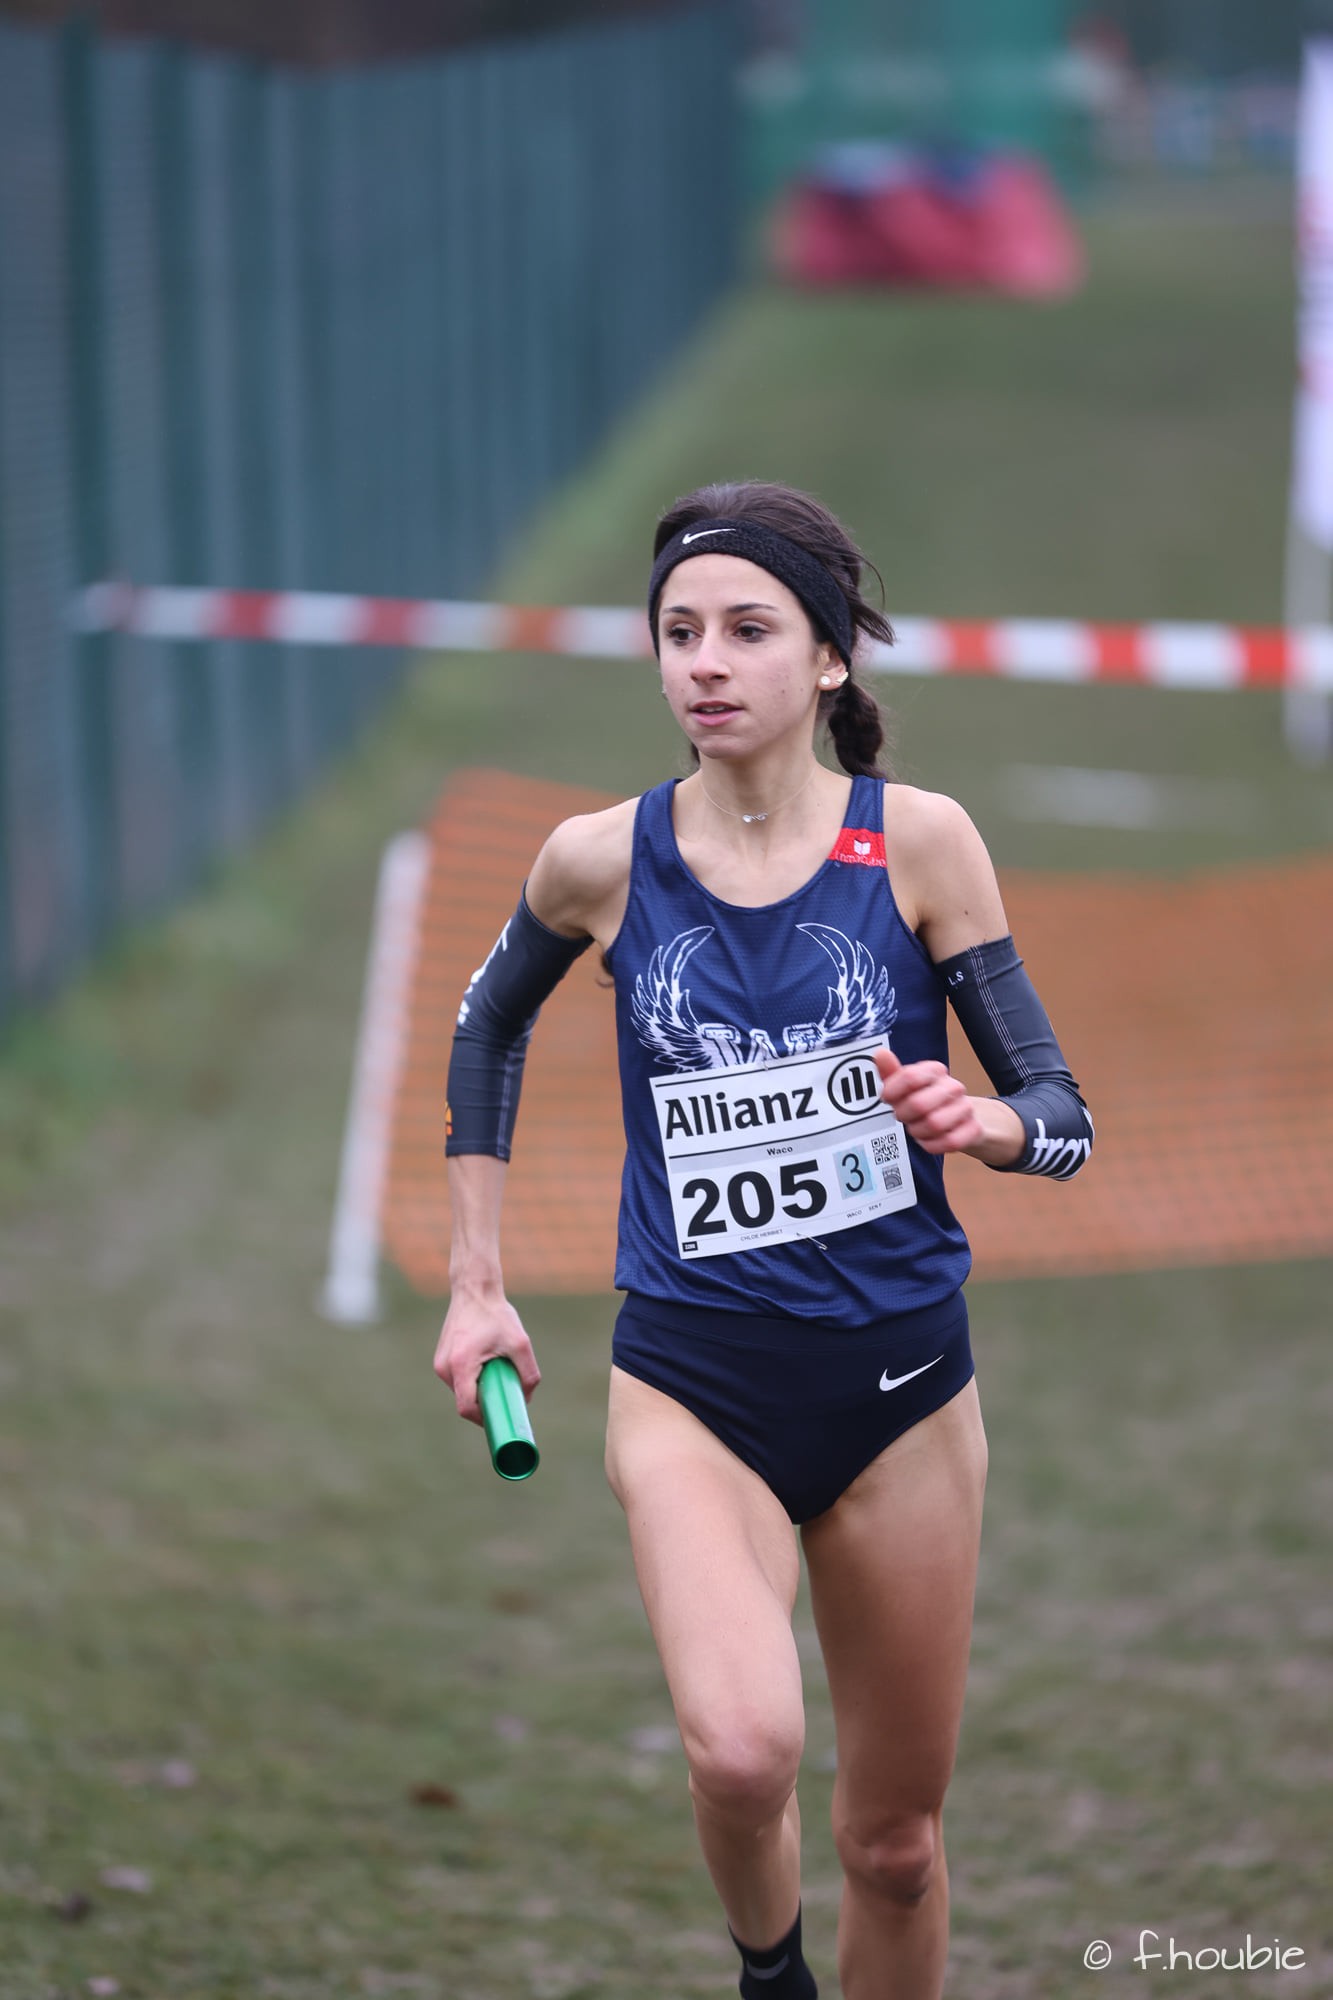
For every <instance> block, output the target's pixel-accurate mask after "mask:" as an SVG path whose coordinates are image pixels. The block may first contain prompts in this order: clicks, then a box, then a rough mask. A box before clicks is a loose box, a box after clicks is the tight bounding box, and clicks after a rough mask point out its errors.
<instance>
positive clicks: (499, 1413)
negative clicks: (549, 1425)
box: [479, 1355, 541, 1479]
mask: <svg viewBox="0 0 1333 2000" xmlns="http://www.w3.org/2000/svg"><path fill="white" fill-rule="evenodd" d="M479 1387H480V1391H481V1421H482V1425H483V1428H484V1429H485V1432H486V1442H487V1444H488V1445H489V1446H490V1449H491V1464H492V1465H493V1466H494V1467H495V1469H496V1471H497V1472H498V1473H499V1475H500V1477H501V1479H531V1477H532V1475H533V1473H534V1472H535V1471H536V1470H537V1467H538V1465H539V1464H540V1463H541V1458H540V1455H539V1453H538V1451H537V1447H536V1444H535V1443H534V1442H533V1436H532V1421H531V1419H530V1417H529V1416H528V1406H527V1403H526V1402H525V1401H524V1398H523V1386H522V1384H521V1383H520V1381H519V1379H518V1370H517V1369H516V1368H515V1366H514V1364H513V1362H512V1361H507V1360H505V1359H504V1358H503V1356H500V1355H497V1356H496V1358H495V1360H493V1361H488V1362H487V1363H486V1366H485V1367H484V1368H483V1369H482V1371H481V1381H480V1384H479Z"/></svg>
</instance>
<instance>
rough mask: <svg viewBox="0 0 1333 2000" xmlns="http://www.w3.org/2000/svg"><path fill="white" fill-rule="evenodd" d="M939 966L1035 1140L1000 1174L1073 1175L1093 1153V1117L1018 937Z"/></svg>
mask: <svg viewBox="0 0 1333 2000" xmlns="http://www.w3.org/2000/svg"><path fill="white" fill-rule="evenodd" d="M936 969H937V971H938V972H939V973H940V975H941V976H942V978H943V980H944V985H945V990H946V992H947V993H948V995H949V999H950V1001H951V1003H952V1005H953V1010H954V1013H955V1014H956V1015H957V1016H958V1019H959V1021H960V1022H961V1024H962V1027H963V1032H964V1033H965V1034H966V1036H967V1039H968V1041H969V1042H970V1043H971V1044H972V1047H973V1048H974V1049H975V1050H976V1052H977V1056H978V1058H979V1059H980V1061H981V1064H982V1066H983V1068H984V1069H985V1071H986V1074H987V1076H988V1077H989V1078H990V1080H991V1082H992V1083H993V1084H994V1085H995V1089H996V1093H997V1094H998V1096H999V1099H1000V1102H1001V1103H1002V1104H1010V1105H1012V1106H1013V1108H1014V1110H1015V1111H1016V1112H1017V1113H1018V1115H1019V1117H1020V1118H1021V1119H1022V1121H1023V1130H1024V1132H1025V1133H1026V1135H1027V1143H1026V1144H1025V1146H1024V1148H1023V1151H1022V1152H1021V1153H1020V1154H1019V1156H1018V1158H1017V1159H1016V1160H1012V1161H1010V1163H1009V1164H1008V1166H1005V1167H1001V1168H998V1169H997V1171H998V1172H1000V1173H1017V1174H1046V1175H1048V1176H1049V1177H1050V1178H1051V1179H1052V1180H1057V1181H1067V1180H1072V1179H1073V1177H1074V1175H1075V1174H1076V1173H1077V1172H1078V1170H1079V1168H1080V1167H1081V1166H1082V1165H1083V1164H1084V1162H1085V1161H1086V1160H1087V1157H1088V1155H1089V1153H1090V1152H1091V1151H1092V1141H1093V1137H1094V1134H1093V1129H1092V1120H1091V1118H1089V1116H1088V1107H1087V1105H1086V1104H1085V1103H1084V1102H1083V1099H1082V1097H1081V1096H1080V1095H1079V1089H1078V1085H1077V1084H1076V1083H1075V1081H1074V1079H1073V1077H1072V1076H1071V1075H1070V1073H1069V1065H1068V1063H1066V1061H1065V1059H1064V1056H1063V1055H1062V1054H1061V1052H1060V1044H1059V1043H1058V1042H1057V1041H1056V1039H1055V1030H1054V1029H1053V1028H1052V1026H1051V1023H1050V1020H1049V1018H1048V1016H1047V1013H1046V1009H1045V1008H1044V1007H1043V1006H1042V1004H1041V1001H1040V1000H1039V999H1038V997H1037V992H1036V988H1035V987H1034V986H1033V984H1032V981H1031V980H1030V979H1029V978H1028V976H1027V973H1026V972H1025V971H1024V970H1023V961H1022V959H1021V958H1020V957H1019V955H1018V952H1017V950H1016V949H1015V946H1014V941H1013V939H1012V937H1004V938H992V939H990V940H989V941H988V942H987V943H985V944H974V945H969V946H968V948H967V950H966V951H960V952H958V953H956V954H955V956H954V957H953V958H945V959H941V960H940V961H939V964H938V966H937V968H936Z"/></svg>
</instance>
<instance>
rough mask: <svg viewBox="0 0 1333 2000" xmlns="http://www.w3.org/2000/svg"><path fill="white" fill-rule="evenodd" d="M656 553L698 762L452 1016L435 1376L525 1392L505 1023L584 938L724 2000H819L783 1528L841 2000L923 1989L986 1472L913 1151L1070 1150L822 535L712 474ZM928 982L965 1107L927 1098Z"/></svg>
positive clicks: (934, 1978)
mask: <svg viewBox="0 0 1333 2000" xmlns="http://www.w3.org/2000/svg"><path fill="white" fill-rule="evenodd" d="M654 556H655V561H654V565H653V571H652V577H651V582H650V586H649V617H650V620H651V625H652V632H653V643H654V646H655V648H656V650H657V653H658V657H659V660H660V664H661V673H662V691H663V694H664V695H665V697H666V699H667V701H668V702H669V703H670V706H671V710H672V713H673V715H674V716H675V718H676V720H677V722H678V723H679V724H680V727H681V729H682V730H683V731H684V733H685V736H686V738H687V739H688V741H689V743H690V745H691V746H692V749H693V751H694V753H695V758H696V762H697V769H696V770H695V771H694V772H693V773H692V774H691V775H690V776H689V777H687V778H685V779H683V780H680V781H668V782H667V783H665V784H662V785H659V786H658V787H656V788H655V789H654V790H652V791H650V792H647V793H646V794H645V795H644V796H643V797H642V798H640V799H637V800H630V801H629V802H628V803H626V804H624V805H618V806H614V807H612V808H611V809H610V810H609V811H606V812H599V813H592V814H589V815H587V816H586V817H581V818H577V819H571V820H568V821H566V822H565V823H564V824H563V825H562V826H559V827H557V828H556V830H555V832H554V833H553V834H552V835H551V837H550V839H549V840H548V841H547V843H546V845H545V846H544V847H543V849H542V851H541V853H540V854H539V855H538V857H537V859H536V861H535V863H534V865H533V868H532V872H531V875H530V876H529V878H528V881H527V883H526V885H525V889H524V892H523V895H522V897H521V898H520V901H519V905H518V908H517V910H516V911H515V913H514V916H513V917H512V918H511V919H510V921H509V922H508V924H507V925H506V926H505V929H504V931H503V933H502V935H501V938H500V940H499V941H498V942H497V945H496V948H495V949H494V950H493V951H492V953H491V956H490V958H489V959H488V960H487V962H486V964H485V966H484V967H483V968H482V969H481V971H480V972H479V973H478V974H477V975H476V976H475V978H474V980H473V982H472V984H471V985H470V986H469V988H468V990H467V994H466V996H465V999H464V1002H463V1006H462V1009H461V1012H460V1016H459V1029H458V1034H457V1037H456V1040H455V1044H454V1053H453V1060H452V1063H451V1067H450V1077H449V1105H450V1137H449V1140H448V1152H449V1154H450V1156H451V1161H450V1191H451V1205H452V1213H453V1254H452V1266H451V1280H452V1296H451V1301H450V1305H449V1310H448V1314H447V1317H446V1319H445V1322H444V1328H443V1331H442V1333H441V1336H440V1343H439V1348H438V1351H437V1354H436V1359H435V1368H436V1372H437V1373H438V1374H439V1375H440V1377H441V1378H442V1380H443V1381H445V1382H446V1383H447V1384H448V1385H449V1386H450V1387H451V1388H452V1389H453V1392H454V1396H455V1399H456V1401H457V1406H458V1411H459V1414H460V1415H461V1416H463V1417H465V1418H468V1419H469V1420H470V1421H472V1422H477V1421H479V1415H480V1413H479V1409H478V1400H477V1379H478V1376H479V1374H480V1371H481V1368H482V1365H483V1363H484V1362H485V1361H487V1360H488V1359H490V1358H491V1357H492V1356H495V1355H507V1356H508V1357H509V1358H510V1360H512V1361H513V1363H514V1364H515V1366H516V1368H517V1369H518V1372H519V1375H520V1378H521V1379H522V1382H523V1386H524V1389H525V1391H526V1393H528V1394H529V1395H530V1394H531V1393H532V1391H533V1390H534V1389H535V1388H536V1386H537V1383H538V1381H539V1380H540V1371H539V1369H538V1367H537V1362H536V1359H535V1357H534V1354H533V1350H532V1347H531V1344H530V1342H529V1340H528V1337H527V1335H526V1333H525V1332H524V1330H523V1327H522V1324H521V1323H520V1321H519V1318H518V1316H517V1314H516V1313H515V1311H514V1310H513V1308H512V1306H510V1305H509V1304H508V1302H507V1301H506V1298H505V1294H504V1283H503V1278H502V1275H501V1269H500V1255H499V1226H500V1205H501V1193H502V1188H503V1184H504V1172H505V1169H504V1162H505V1161H506V1160H507V1159H508V1157H509V1147H510V1136H511V1133H512V1130H513V1123H514V1113H515V1109H516V1105H517V1098H518V1088H519V1082H520V1078H521V1073H522V1065H523V1057H524V1052H525V1049H526V1044H527V1039H528V1036H529V1034H530V1033H531V1029H532V1025H533V1022H534V1020H535V1018H536V1014H537V1010H538V1008H539V1007H540V1005H541V1003H542V1001H543V1000H544V999H545V998H546V997H547V995H548V994H549V993H550V992H551V990H552V989H553V988H554V986H555V985H556V983H557V982H558V980H559V979H560V978H561V976H562V975H563V974H564V972H565V971H567V969H568V967H569V966H570V965H571V964H572V962H573V961H574V959H575V958H577V957H578V955H579V954H580V953H581V952H582V951H584V950H586V949H587V948H588V946H589V945H590V944H592V943H596V944H598V945H599V946H600V947H601V948H602V951H603V953H604V956H605V961H606V964H607V966H608V968H609V970H610V972H611V975H612V977H613V979H614V982H615V990H616V1018H617V1033H618V1040H619V1051H620V1074H621V1089H622V1097H623V1108H624V1121H625V1136H626V1147H627V1151H626V1161H625V1171H624V1180H623V1188H622V1199H621V1209H620V1236H619V1252H618V1257H617V1265H616V1285H617V1287H618V1288H619V1289H621V1290H623V1291H624V1292H625V1293H626V1298H625V1302H624V1305H623V1307H622V1309H621V1312H620V1315H619V1318H618V1321H617V1325H616V1331H615V1338H614V1345H613V1367H612V1370H611V1392H610V1413H609V1420H608V1430H607V1457H606V1462H607V1473H608V1477H609V1479H610V1483H611V1486H612V1488H613V1490H614V1491H615V1494H616V1496H617V1498H618V1499H619V1501H620V1503H621V1505H622V1507H623V1508H624V1510H625V1514H626V1517H627V1520H628V1524H629V1532H630V1540H631V1546H632V1550H633V1558H634V1565H635V1570H636V1573H637V1577H638V1582H639V1586H640V1589H641V1591H642V1594H643V1600H644V1604H645V1606H646V1609H647V1613H648V1618H649V1622H650V1624H651V1627H652V1631H653V1636H654V1638H655V1640H656V1643H657V1647H658V1651H659V1653H660V1655H661V1660H662V1665H663V1668H664V1670H665V1674H666V1679H667V1683H668V1686H669V1688H670V1693H671V1698H672V1702H673V1704H674V1707H675V1713H676V1720H677V1723H678V1725H679V1728H680V1733H681V1738H682V1741H683V1744H684V1748H685V1753H686V1756H687V1759H688V1762H689V1773H690V1780H689V1782H690V1792H691V1796H692V1800H693V1806H694V1814H695V1821H696V1825H697V1828H698V1836H699V1842H700V1845H701V1847H702V1850H703V1855H704V1859H705V1861H706V1863H707V1866H708V1869H709V1872H710V1874H711V1876H712V1879H713V1882H714V1884H715V1886H716V1889H717V1893H718V1896H719V1898H720V1900H721V1903H722V1907H723V1910H724V1912H725V1914H726V1919H727V1923H728V1926H729V1928H730V1931H731V1934H732V1937H733V1939H734V1941H735V1943H736V1946H737V1949H738V1951H739V1953H740V1957H741V1972H740V1991H741V1994H742V1995H743V1996H745V2000H811V1996H814V1995H815V1994H816V1986H815V1981H814V1978H813V1976H812V1974H811V1972H810V1969H809V1967H808V1966H807V1964H806V1962H805V1959H804V1957H803V1956H802V1951H801V1921H800V1819H799V1814H798V1810H797V1803H796V1777H797V1767H798V1765H799V1762H800V1757H801V1750H802V1743H803V1735H804V1716H803V1709H802V1698H801V1671H800V1663H799V1661H798V1658H797V1652H796V1645H795V1641H794V1637H793V1633H792V1626H791V1614H792V1607H793V1603H794V1599H795V1594H796V1587H797V1577H798V1566H799V1557H798V1552H797V1546H796V1537H795V1533H794V1528H793V1524H796V1525H797V1526H799V1528H800V1536H801V1544H802V1546H803V1548H804V1551H805V1558H806V1563H807V1567H808V1570H809V1576H810V1589H811V1597H812V1602H813V1607H814V1615H815V1621H816V1625H817V1627H818V1633H819V1640H820V1645H821V1648H822V1651H823V1657H824V1663H825V1668H826V1671H827V1674H828V1681H829V1689H830V1694H831V1697H832V1703H833V1710H834V1716H835V1721H836V1726H837V1742H838V1768H837V1778H836V1782H835V1787H834V1803H833V1830H834V1836H835V1840H836V1844H837V1851H838V1855H839V1858H840V1860H841V1863H842V1868H843V1873H844V1877H845V1888H844V1894H843V1899H842V1907H841V1914H840V1921H839V1931H838V1962H839V1975H840V1978H841V1983H842V1991H843V1994H844V1995H845V1996H846V2000H938V1996H939V1994H940V1992H941V1989H942V1986H943V1981H944V1968H945V1958H946V1953H947V1944H948V1881H947V1874H946V1869H945V1859H944V1845H943V1839H942V1833H941V1813H942V1807H943V1800H944V1793H945V1789H946V1786H947V1785H948V1782H949V1777H950V1773H951V1771H952V1767H953V1761H954V1753H955V1747H956V1744H957V1739H958V1731H959V1724H960V1719H961V1713H962V1705H963V1690H964V1682H965V1679H966V1672H967V1659H968V1648H969V1643H970V1637H971V1625H972V1606H973V1592H974V1584H975V1577H976V1567H977V1550H978V1540H979V1535H980V1528H981V1507H982V1492H983V1488H984V1485H985V1478H986V1439H985V1433H984V1431H983V1428H982V1421H981V1412H980V1408H979V1405H978V1401H977V1391H976V1384H975V1381H974V1378H973V1367H972V1356H971V1350H970V1346H969V1341H968V1322H967V1310H966V1306H965V1304H964V1301H963V1296H962V1285H963V1281H964V1279H965V1278H966V1276H967V1274H968V1269H969V1264H970V1259H969V1253H968V1248H967V1243H966V1240H965V1238H964V1235H963V1232H962V1230H961V1228H960V1227H959V1225H958V1223H957V1221H956V1219H955V1218H954V1216H953V1214H952V1212H951V1211H950V1208H949V1205H948V1202H947V1200H946V1197H945V1192H944V1182H943V1157H942V1156H943V1155H945V1154H946V1153H958V1152H962V1153H968V1154H970V1155H971V1156H972V1158H974V1159H976V1160H979V1161H981V1162H983V1163H984V1164H985V1165H986V1166H989V1167H993V1168H997V1169H999V1170H1001V1171H1012V1170H1016V1171H1018V1172H1027V1173H1041V1174H1047V1175H1051V1176H1053V1177H1055V1178H1058V1179H1067V1178H1068V1177H1069V1176H1070V1175H1071V1174H1073V1173H1074V1172H1076V1171H1077V1170H1078V1168H1079V1167H1080V1166H1081V1165H1082V1164H1083V1161H1084V1160H1085V1159H1086V1158H1087V1155H1088V1151H1089V1148H1090V1144H1091V1140H1092V1125H1091V1122H1090V1120H1089V1119H1088V1116H1087V1112H1086V1110H1085V1108H1084V1105H1083V1101H1082V1099H1081V1097H1080V1096H1079V1094H1078V1090H1077V1087H1076V1085H1075V1083H1074V1080H1073V1078H1072V1077H1071V1076H1070V1074H1069V1070H1068V1068H1067V1066H1066V1064H1065V1062H1064V1058H1063V1056H1062V1055H1061V1053H1060V1050H1059V1048H1058V1046H1057V1044H1056V1042H1055V1038H1054V1036H1053V1034H1052V1031H1051V1027H1050V1023H1049V1021H1048V1019H1047V1017H1046V1015H1045V1012H1044V1011H1043V1009H1042V1006H1041V1003H1040V1001H1039V1000H1038V998H1037V996H1036V994H1035V992H1034V991H1033V989H1032V986H1031V983H1030V982H1029V980H1028V978H1027V975H1026V973H1025V972H1024V971H1023V968H1022V961H1021V960H1020V959H1019V958H1018V956H1017V953H1016V952H1015V949H1014V945H1013V941H1012V939H1011V938H1010V937H1009V935H1008V926H1007V924H1006V922H1005V916H1004V910H1003V907H1002V904H1001V900H1000V893H999V889H998V887H997V884H996V880H995V874H994V870H993V868H992V866H991V863H990V859H989V857H988V855H987V853H986V849H985V847H984V845H983V844H982V841H981V839H980V836H979V835H978V834H977V832H976V830H975V828H974V827H973V825H972V823H971V821H970V820H969V819H968V817H967V815H966V813H965V812H964V811H963V810H962V809H961V807H959V806H958V805H956V804H955V803H954V802H953V801H952V800H950V799H947V798H944V797H941V796H938V795H936V794H932V793H929V792H924V791H918V790H916V789H914V788H912V787H910V786H907V785H901V784H886V783H885V781H884V778H883V776H882V774H881V771H880V767H879V764H878V761H877V759H878V755H879V751H880V748H881V745H882V742H883V731H882V727H881V723H880V717H879V712H878V710H877V708H876V706H875V703H874V702H873V700H872V699H871V698H870V696H869V695H868V694H867V693H866V692H865V691H864V689H862V688H861V687H860V686H859V685H858V684H857V681H856V679H855V677H854V673H853V666H854V654H855V647H856V642H857V640H858V639H859V638H860V637H861V636H862V635H865V636H867V637H874V638H879V639H890V638H891V637H892V634H891V632H890V630H889V627H888V625H887V623H886V621H885V620H884V618H883V617H882V616H881V615H880V614H879V613H878V612H877V611H875V610H874V609H873V608H872V607H871V606H870V605H869V604H868V603H867V602H866V600H865V598H864V597H863V596H862V593H861V573H862V567H863V558H862V557H861V555H860V552H859V551H858V549H857V548H856V547H855V545H854V544H853V542H852V541H851V539H850V538H849V536H848V535H847V533H846V532H845V530H844V529H843V528H842V527H841V525H840V524H839V522H838V521H837V520H836V519H835V518H834V517H833V516H832V515H831V514H830V513H829V512H828V510H827V509H826V508H825V507H823V506H822V505H821V504H820V503H819V502H818V501H816V500H814V499H812V498H810V497H809V496H808V495H805V494H802V493H798V492H796V491H794V490H792V489H790V488H787V487H782V486H775V485H767V484H760V483H757V482H751V483H746V484H740V485H721V486H709V487H704V488H702V489H700V490H699V491H698V492H695V493H692V494H690V495H689V496H688V497H687V498H685V499H683V500H680V501H678V502H677V503H676V504H675V506H673V507H672V508H670V509H669V510H668V512H667V513H666V514H665V515H664V516H663V518H662V520H661V521H660V523H659V525H658V529H657V535H656V540H655V545H654ZM821 725H823V726H826V728H827V730H828V734H829V737H830V738H831V741H832V745H833V748H834V750H835V752H836V754H837V758H838V762H839V764H840V765H841V767H842V768H841V771H840V772H839V771H834V770H832V769H830V768H829V767H828V766H826V765H824V764H823V763H821V762H820V761H819V760H818V759H817V757H816V754H815V737H816V732H817V730H818V729H819V728H820V726H821ZM946 996H947V998H948V999H949V1000H950V1001H952V1003H953V1006H954V1009H955V1012H956V1013H957V1015H958V1017H959V1020H960V1022H961V1024H962V1027H963V1029H964V1031H965V1033H966V1034H967V1036H968V1039H969V1040H970V1042H971V1043H972V1045H973V1047H974V1048H975V1050H976V1052H977V1054H978V1056H979V1057H980V1059H981V1061H982V1063H983V1065H984V1066H985V1068H986V1071H987V1074H988V1075H989V1076H990V1078H991V1081H992V1083H993V1084H994V1086H995V1090H996V1093H997V1094H996V1096H994V1097H974V1096H972V1095H970V1094H969V1093H968V1092H967V1091H966V1090H965V1089H964V1088H963V1085H962V1084H961V1082H959V1081H958V1079H956V1078H955V1077H953V1076H951V1075H950V1073H949V1069H948V1045H947V1036H946V1024H945V999H946Z"/></svg>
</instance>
